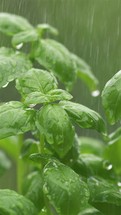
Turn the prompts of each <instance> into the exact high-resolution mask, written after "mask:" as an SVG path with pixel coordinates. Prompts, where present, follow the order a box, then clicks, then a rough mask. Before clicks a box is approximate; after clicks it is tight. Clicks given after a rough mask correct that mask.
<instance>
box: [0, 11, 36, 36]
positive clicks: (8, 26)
mask: <svg viewBox="0 0 121 215" xmlns="http://www.w3.org/2000/svg"><path fill="white" fill-rule="evenodd" d="M32 28H33V27H32V26H31V25H30V23H29V22H28V21H27V20H26V19H25V18H23V17H21V16H17V15H14V14H9V13H0V31H1V32H2V33H4V34H7V35H9V36H12V35H14V34H16V33H18V32H21V31H25V30H31V29H32Z"/></svg>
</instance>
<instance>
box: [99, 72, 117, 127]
mask: <svg viewBox="0 0 121 215" xmlns="http://www.w3.org/2000/svg"><path fill="white" fill-rule="evenodd" d="M102 104H103V107H104V110H105V113H106V116H107V118H108V121H109V123H110V124H112V125H113V124H115V123H116V122H117V121H119V120H120V119H121V108H120V107H121V70H120V71H119V72H117V73H116V74H115V75H114V76H113V77H112V78H111V79H110V80H109V81H108V82H107V83H106V85H105V87H104V89H103V92H102Z"/></svg>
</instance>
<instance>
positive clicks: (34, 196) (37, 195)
mask: <svg viewBox="0 0 121 215" xmlns="http://www.w3.org/2000/svg"><path fill="white" fill-rule="evenodd" d="M23 194H24V195H25V197H26V198H28V199H29V200H31V201H32V202H33V203H34V205H35V206H36V208H37V209H38V211H40V210H41V209H42V208H43V207H44V195H43V179H42V174H41V173H39V172H37V171H36V172H33V173H30V174H29V175H28V176H27V178H26V179H25V181H24V185H23Z"/></svg>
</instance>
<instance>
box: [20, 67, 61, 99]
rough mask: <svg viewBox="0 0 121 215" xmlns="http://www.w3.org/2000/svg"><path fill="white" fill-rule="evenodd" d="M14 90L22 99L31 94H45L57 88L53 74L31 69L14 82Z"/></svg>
mask: <svg viewBox="0 0 121 215" xmlns="http://www.w3.org/2000/svg"><path fill="white" fill-rule="evenodd" d="M16 88H17V90H18V91H19V92H20V93H21V95H22V96H23V97H26V95H28V94H30V93H33V92H39V93H42V94H46V93H47V92H48V91H50V90H53V89H56V88H57V81H56V79H55V77H54V76H53V74H51V73H49V72H47V71H45V70H41V69H34V68H32V69H30V70H29V71H27V72H26V74H25V75H24V76H22V77H20V78H19V79H17V80H16Z"/></svg>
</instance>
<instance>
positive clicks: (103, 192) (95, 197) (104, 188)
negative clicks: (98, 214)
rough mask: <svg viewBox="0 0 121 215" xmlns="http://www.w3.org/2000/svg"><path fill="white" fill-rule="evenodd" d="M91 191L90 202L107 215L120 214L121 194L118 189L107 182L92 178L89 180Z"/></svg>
mask: <svg viewBox="0 0 121 215" xmlns="http://www.w3.org/2000/svg"><path fill="white" fill-rule="evenodd" d="M88 186H89V190H90V200H89V202H90V203H91V204H92V205H94V206H95V207H96V208H97V209H99V210H100V211H102V212H104V214H106V215H110V214H111V215H116V214H119V211H120V210H121V193H120V191H119V189H118V187H117V186H116V185H115V184H114V183H111V182H109V181H107V180H104V179H101V178H94V177H90V178H89V179H88Z"/></svg>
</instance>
